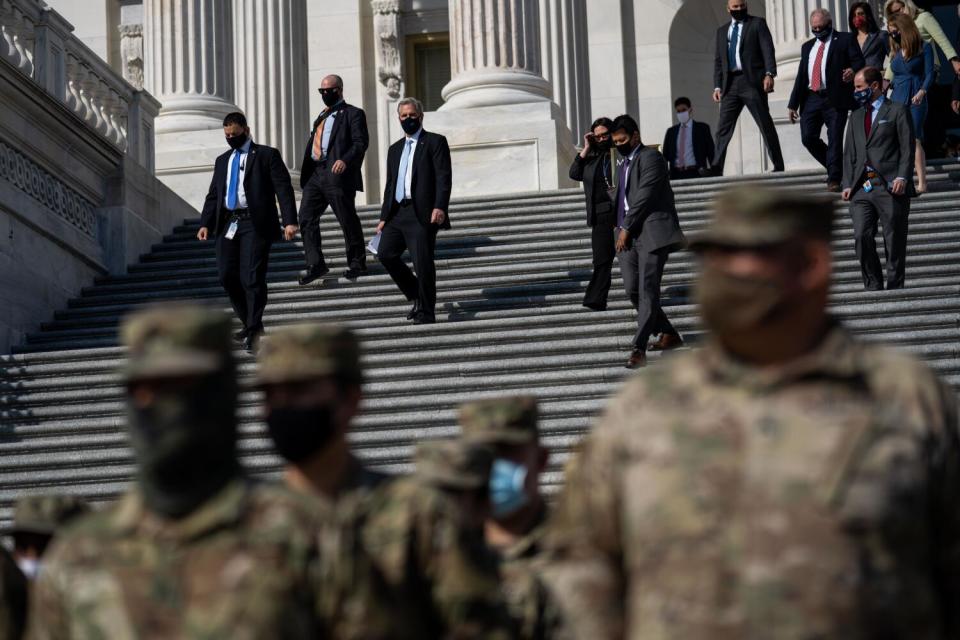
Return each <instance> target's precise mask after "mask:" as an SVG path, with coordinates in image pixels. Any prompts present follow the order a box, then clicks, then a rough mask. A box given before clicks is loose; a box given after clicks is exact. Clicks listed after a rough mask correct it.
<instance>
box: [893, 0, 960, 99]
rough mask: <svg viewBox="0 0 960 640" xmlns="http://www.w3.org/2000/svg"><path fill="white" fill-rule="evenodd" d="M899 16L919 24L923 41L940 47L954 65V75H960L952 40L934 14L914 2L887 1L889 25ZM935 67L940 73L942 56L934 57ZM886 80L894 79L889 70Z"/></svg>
mask: <svg viewBox="0 0 960 640" xmlns="http://www.w3.org/2000/svg"><path fill="white" fill-rule="evenodd" d="M897 14H906V15H908V16H910V17H911V18H913V21H914V22H915V23H916V24H917V30H918V31H919V32H920V37H921V38H923V41H924V42H932V43H933V44H935V45H937V46H938V47H940V49H941V50H942V51H943V53H944V55H946V56H947V60H949V61H950V64H952V65H953V71H954V73H957V74H958V75H960V57H958V56H957V52H956V50H955V49H954V48H953V45H952V44H951V43H950V38H948V37H947V34H945V33H944V32H943V29H942V28H941V27H940V23H939V22H937V19H936V18H935V17H934V16H933V14H932V13H930V12H929V11H924V10H923V9H921V8H920V7H918V6H917V5H916V4H915V3H914V1H913V0H887V1H886V2H885V3H884V5H883V15H884V17H885V18H886V20H887V24H889V23H890V18H892V17H893V16H895V15H897ZM933 66H934V68H935V69H936V72H937V73H939V71H940V56H937V55H934V56H933ZM884 78H886V79H887V80H890V79H891V78H892V76H891V75H890V72H889V69H888V71H887V73H886V74H884Z"/></svg>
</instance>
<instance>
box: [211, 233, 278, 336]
mask: <svg viewBox="0 0 960 640" xmlns="http://www.w3.org/2000/svg"><path fill="white" fill-rule="evenodd" d="M227 227H229V222H228V223H227V224H226V225H224V228H223V229H221V230H220V235H219V236H217V274H218V275H219V276H220V284H221V285H223V288H224V290H225V291H226V292H227V297H228V298H230V304H231V305H232V306H233V310H234V312H235V313H236V314H237V317H238V318H240V322H242V323H243V326H244V328H246V329H250V330H254V331H262V330H263V309H264V307H266V306H267V263H268V261H269V259H270V245H271V244H272V241H271V240H269V239H267V238H264V237H262V236H260V235H258V234H257V231H256V229H255V228H254V227H253V223H252V222H251V221H250V219H249V218H247V219H245V220H241V221H240V222H239V223H238V226H237V233H236V235H235V236H234V237H233V240H227V238H226V232H227Z"/></svg>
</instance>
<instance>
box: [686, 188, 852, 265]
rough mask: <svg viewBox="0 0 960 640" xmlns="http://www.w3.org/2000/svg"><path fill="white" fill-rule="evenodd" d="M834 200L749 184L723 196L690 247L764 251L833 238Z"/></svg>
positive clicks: (697, 249) (724, 193)
mask: <svg viewBox="0 0 960 640" xmlns="http://www.w3.org/2000/svg"><path fill="white" fill-rule="evenodd" d="M833 204H834V201H833V199H832V198H829V197H826V196H817V195H814V194H810V193H801V192H798V191H790V190H788V189H782V188H773V187H764V186H760V185H756V184H745V185H741V186H736V187H732V188H730V189H727V190H726V191H724V192H723V193H721V194H720V195H719V196H718V197H717V199H716V201H715V203H714V212H713V216H711V219H710V222H709V223H708V225H707V227H706V228H705V229H704V230H703V231H701V232H700V233H698V234H695V235H693V236H692V239H691V241H690V244H689V247H690V249H691V250H693V251H700V250H702V249H705V248H707V247H710V246H726V247H744V248H749V247H762V246H768V245H775V244H780V243H782V242H786V241H787V240H791V239H794V238H797V237H798V236H805V235H812V236H815V237H820V238H829V237H830V234H831V230H832V228H833Z"/></svg>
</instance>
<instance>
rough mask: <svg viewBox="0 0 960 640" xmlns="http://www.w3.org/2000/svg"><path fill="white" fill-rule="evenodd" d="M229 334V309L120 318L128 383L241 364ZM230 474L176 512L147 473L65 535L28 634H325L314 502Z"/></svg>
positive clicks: (41, 583) (52, 554) (49, 562)
mask: <svg viewBox="0 0 960 640" xmlns="http://www.w3.org/2000/svg"><path fill="white" fill-rule="evenodd" d="M229 331H230V324H229V320H228V319H227V318H226V317H225V316H222V315H221V314H215V313H213V312H210V311H206V310H203V309H201V308H193V307H183V308H181V307H172V308H171V307H167V308H164V309H160V308H158V309H156V310H148V311H144V312H140V313H136V314H134V315H132V316H131V317H130V318H129V319H128V320H127V321H126V323H125V325H124V327H123V336H124V341H125V342H126V344H127V346H128V347H129V356H128V358H129V362H128V367H127V370H126V371H127V376H126V377H127V380H129V381H134V380H140V379H144V378H153V379H160V378H163V377H169V378H176V377H178V376H184V375H186V376H189V375H192V374H204V373H210V372H223V371H228V372H232V370H233V369H232V366H233V365H232V363H233V359H232V354H231V352H230V336H229ZM217 375H219V374H217ZM233 407H234V404H233V403H228V406H225V407H222V410H224V411H229V412H232V411H233ZM161 435H162V434H161ZM135 451H136V453H137V456H138V466H139V467H141V471H142V458H141V457H140V456H141V452H140V450H136V449H135ZM232 478H233V479H232V480H229V481H228V482H227V483H226V484H225V486H223V487H221V488H220V489H219V490H217V491H216V493H215V494H214V495H213V496H212V497H209V498H207V499H205V500H204V501H203V502H202V503H201V504H200V505H199V507H197V508H195V509H193V510H192V511H190V512H189V513H187V514H185V515H183V516H180V517H167V516H162V515H160V514H158V513H156V512H155V511H154V510H153V509H152V508H150V507H149V506H148V505H149V504H153V503H148V502H147V499H148V498H149V496H150V494H148V493H146V492H145V491H144V489H143V486H142V485H143V482H144V480H143V477H142V475H138V481H137V483H136V485H135V487H134V488H133V489H131V490H130V491H129V492H128V493H127V494H126V495H125V496H123V497H122V498H121V499H120V500H119V501H118V502H117V503H115V504H114V505H112V506H111V507H109V508H107V509H105V510H104V511H102V512H100V513H96V514H93V515H90V516H86V517H84V518H81V519H80V520H78V521H77V522H75V523H74V524H72V525H71V526H69V527H68V528H67V529H66V530H65V531H63V532H62V533H60V534H58V536H57V538H56V539H55V541H54V543H53V546H52V548H51V549H50V551H49V553H48V554H47V555H46V557H45V567H44V570H43V571H42V572H41V575H40V578H39V580H38V582H37V586H36V591H35V597H34V598H33V601H32V606H31V622H30V624H31V631H30V633H31V637H33V638H37V639H47V638H50V639H53V638H111V639H123V638H158V639H159V638H165V639H166V638H204V639H210V638H231V639H236V638H265V637H278V638H315V637H323V634H324V632H325V630H324V626H323V621H322V616H323V609H322V607H323V604H322V598H321V596H320V593H319V590H320V585H321V584H322V581H323V574H322V566H321V564H320V560H321V558H320V557H319V555H318V539H317V531H318V528H317V524H316V521H315V518H316V516H315V509H314V507H313V505H312V503H310V502H309V501H308V500H307V499H306V498H304V497H301V496H297V495H294V494H292V493H291V492H289V491H287V490H286V489H283V488H281V487H279V486H271V485H267V484H262V483H259V482H253V481H251V480H248V479H246V478H245V477H243V475H242V474H241V473H240V472H239V471H236V472H235V473H233V475H232Z"/></svg>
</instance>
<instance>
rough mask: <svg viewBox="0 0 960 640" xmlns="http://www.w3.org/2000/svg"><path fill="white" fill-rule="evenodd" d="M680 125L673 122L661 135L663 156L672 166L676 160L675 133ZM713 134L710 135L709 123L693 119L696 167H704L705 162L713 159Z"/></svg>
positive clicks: (705, 165)
mask: <svg viewBox="0 0 960 640" xmlns="http://www.w3.org/2000/svg"><path fill="white" fill-rule="evenodd" d="M679 132H680V125H679V124H675V125H673V126H672V127H670V128H669V129H667V133H666V134H665V135H664V136H663V147H661V148H662V149H663V157H664V158H666V159H667V164H668V165H669V166H670V167H671V168H672V167H673V166H674V163H675V162H676V160H677V134H678V133H679ZM713 151H714V150H713V136H711V135H710V125H708V124H707V123H706V122H697V121H696V120H694V121H693V156H694V158H696V160H697V168H698V169H706V168H707V163H708V162H709V161H710V160H712V159H713Z"/></svg>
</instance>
